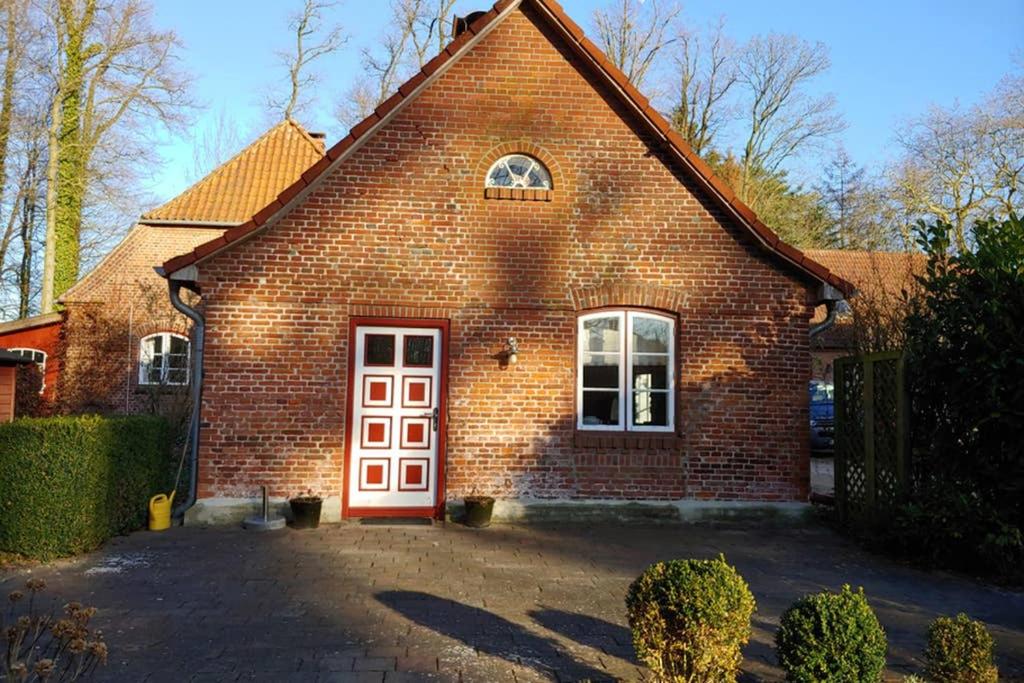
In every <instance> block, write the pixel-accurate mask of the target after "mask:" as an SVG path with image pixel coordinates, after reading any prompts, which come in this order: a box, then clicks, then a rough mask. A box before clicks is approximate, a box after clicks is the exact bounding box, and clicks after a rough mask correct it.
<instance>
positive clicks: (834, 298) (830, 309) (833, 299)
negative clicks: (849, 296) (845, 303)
mask: <svg viewBox="0 0 1024 683" xmlns="http://www.w3.org/2000/svg"><path fill="white" fill-rule="evenodd" d="M842 300H843V293H842V292H840V291H839V290H838V289H836V288H835V287H833V286H832V285H822V286H821V289H820V290H819V291H818V301H821V302H823V303H824V304H825V310H826V311H827V314H826V315H825V319H824V320H822V321H821V322H820V323H818V324H817V325H812V326H811V331H810V336H811V339H814V338H815V337H817V336H818V335H819V334H821V333H822V332H824V331H825V330H827V329H828V328H830V327H832V326H833V325H835V324H836V317H837V316H838V314H839V302H840V301H842Z"/></svg>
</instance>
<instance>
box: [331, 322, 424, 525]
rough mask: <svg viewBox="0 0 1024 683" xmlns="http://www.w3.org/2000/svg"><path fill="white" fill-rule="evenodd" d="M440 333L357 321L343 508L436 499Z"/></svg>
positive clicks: (414, 506)
mask: <svg viewBox="0 0 1024 683" xmlns="http://www.w3.org/2000/svg"><path fill="white" fill-rule="evenodd" d="M442 343H443V337H442V334H441V330H440V329H438V328H431V327H374V326H357V327H356V333H355V351H354V361H355V362H354V368H355V377H354V378H353V384H352V388H353V390H352V404H351V415H352V422H351V425H352V433H351V436H350V442H349V443H350V445H349V458H348V473H347V474H348V476H347V482H348V483H347V486H348V514H350V515H352V516H356V517H358V516H365V515H371V514H374V513H376V514H394V515H400V514H402V513H403V512H405V513H409V514H413V513H415V514H428V513H427V511H426V508H431V509H432V508H434V506H435V505H436V502H437V486H438V450H439V442H440V435H441V432H440V431H439V429H440V428H441V427H442V425H441V421H442V417H443V416H442V415H441V414H440V412H441V408H442V406H441V400H440V398H441V372H442V368H441V363H442V357H443V356H442V348H441V344H442Z"/></svg>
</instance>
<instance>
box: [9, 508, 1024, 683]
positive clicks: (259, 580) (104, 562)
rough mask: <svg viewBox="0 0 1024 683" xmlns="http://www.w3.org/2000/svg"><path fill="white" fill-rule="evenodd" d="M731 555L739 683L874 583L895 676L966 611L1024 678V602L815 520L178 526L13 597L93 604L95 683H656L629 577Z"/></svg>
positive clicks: (45, 571)
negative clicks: (805, 597) (937, 625)
mask: <svg viewBox="0 0 1024 683" xmlns="http://www.w3.org/2000/svg"><path fill="white" fill-rule="evenodd" d="M719 553H724V554H725V555H726V558H727V560H728V561H729V562H731V563H733V564H735V565H736V567H737V569H738V570H739V572H740V573H741V574H742V575H743V576H744V578H745V579H746V580H747V582H748V583H749V584H750V587H751V590H752V591H753V592H754V595H755V598H756V600H757V604H758V611H757V613H756V614H755V616H754V623H753V626H754V632H753V638H752V641H751V643H750V644H749V646H748V647H747V648H746V649H745V651H744V655H745V657H744V662H743V676H742V677H741V680H742V681H744V682H745V683H746V682H747V681H757V680H779V679H780V678H781V672H780V671H779V669H778V667H777V665H776V661H775V652H774V646H773V643H772V639H773V636H774V632H775V630H776V628H777V627H778V619H779V616H780V615H781V613H782V611H783V610H785V608H786V607H788V606H789V605H790V604H791V603H792V602H793V601H794V600H795V599H796V598H798V597H800V596H801V595H802V594H804V593H807V592H811V591H818V590H822V589H825V588H829V589H837V588H839V586H841V585H842V584H843V583H850V584H852V585H854V586H859V585H862V586H864V588H865V591H866V592H867V595H868V599H869V600H870V601H871V604H872V606H873V607H874V609H875V611H876V612H877V614H878V616H879V619H880V620H881V622H882V625H883V626H884V627H885V629H886V632H887V634H888V637H889V660H888V661H889V671H888V672H887V678H888V679H890V680H897V677H898V676H899V675H901V674H903V673H909V672H920V670H921V666H922V662H921V650H922V649H923V647H924V640H925V633H926V629H927V625H928V622H929V621H930V620H931V619H933V618H934V617H935V616H937V615H938V614H949V613H956V612H959V611H964V612H967V613H968V614H970V615H971V616H972V617H974V618H977V619H981V620H982V621H985V622H986V623H987V624H988V625H989V628H990V630H991V631H992V633H993V636H994V637H995V640H996V652H997V661H998V663H999V665H1000V667H1001V673H1002V675H1003V677H1004V678H1006V679H1013V678H1018V679H1020V678H1024V595H1022V594H1021V593H1017V592H1012V591H1007V590H1001V589H998V588H994V587H991V586H986V585H982V584H978V583H975V582H972V581H969V580H967V579H964V578H960V577H955V576H951V575H948V574H942V573H936V572H923V571H918V570H915V569H911V568H908V567H905V566H901V565H898V564H895V563H892V562H889V561H887V560H885V559H883V558H880V557H877V556H872V555H869V554H867V553H865V552H863V551H862V550H860V549H858V548H857V547H856V546H854V545H853V544H851V543H849V542H848V541H846V540H845V539H843V538H841V537H839V536H837V535H835V534H834V533H833V532H831V531H830V530H828V529H826V528H822V527H817V526H813V525H806V526H790V527H785V526H777V525H760V526H759V525H756V524H747V525H740V524H728V525H723V524H718V525H711V524H691V525H678V526H658V527H638V526H615V525H601V524H591V525H580V526H573V525H563V526H560V527H558V528H554V527H544V526H533V527H523V526H494V527H491V528H490V529H487V530H484V531H473V530H467V529H463V528H460V527H457V526H447V527H445V526H440V525H438V526H435V527H372V528H371V527H362V526H360V525H357V524H341V525H332V526H324V527H321V528H320V529H317V530H310V531H303V532H301V533H300V532H294V531H290V530H285V531H282V532H280V533H273V534H264V535H261V534H251V533H246V532H244V531H242V530H239V529H228V528H218V529H194V528H185V529H181V528H176V529H171V530H170V531H167V532H165V533H161V534H154V533H147V532H140V533H137V534H132V535H131V536H128V537H122V538H118V539H114V540H113V541H111V542H110V543H108V544H107V545H106V546H105V547H104V548H103V549H101V550H100V551H97V552H95V553H91V554H88V555H84V556H82V557H79V558H75V559H72V560H65V561H59V562H54V563H51V564H47V565H40V566H36V567H22V568H18V569H11V570H0V594H3V593H6V592H7V591H8V590H10V589H11V588H13V587H15V586H17V585H18V584H20V583H23V582H24V580H25V578H27V576H29V575H31V576H39V577H41V578H44V579H46V580H47V583H48V586H49V588H48V590H47V594H50V595H51V596H52V599H53V600H54V601H55V603H56V604H58V606H59V605H60V604H63V602H67V601H68V600H81V601H84V602H86V603H87V604H91V605H95V606H96V607H97V608H98V609H99V613H98V614H97V615H96V617H95V620H94V623H95V625H96V627H97V628H100V629H102V630H103V631H104V633H105V634H106V638H107V641H108V644H109V646H110V651H111V655H110V662H109V664H108V665H107V666H106V667H105V668H103V669H101V670H100V672H99V674H98V675H97V677H96V680H97V681H101V682H103V681H117V682H121V681H131V682H135V681H139V682H143V681H145V682H146V683H161V682H162V681H168V682H170V681H174V682H175V683H178V682H180V681H189V680H190V679H191V680H194V681H197V682H204V681H239V682H241V681H274V683H282V682H287V681H293V680H294V681H307V682H309V681H313V682H316V681H374V682H376V683H382V682H385V683H390V682H392V681H415V680H427V681H434V680H438V681H462V682H464V683H468V682H472V681H516V682H517V683H518V682H521V681H557V680H580V679H587V678H589V679H590V680H606V679H613V680H642V679H643V678H644V677H645V670H644V669H643V668H642V667H640V666H639V664H638V663H637V662H636V659H635V657H634V656H633V649H632V642H631V636H630V632H629V629H628V626H627V624H626V619H625V607H624V603H623V600H624V596H625V592H626V589H627V588H628V586H629V583H630V582H631V581H632V580H633V579H634V578H635V577H636V575H637V574H639V573H640V572H641V571H642V570H643V568H644V567H645V566H647V565H648V564H649V563H651V562H653V561H656V560H659V559H670V558H677V557H715V556H717V555H718V554H719ZM97 567H100V568H110V567H115V568H117V569H116V570H115V571H110V570H109V569H105V570H104V571H102V572H89V571H88V570H89V569H92V568H97ZM360 669H370V670H366V671H362V670H360Z"/></svg>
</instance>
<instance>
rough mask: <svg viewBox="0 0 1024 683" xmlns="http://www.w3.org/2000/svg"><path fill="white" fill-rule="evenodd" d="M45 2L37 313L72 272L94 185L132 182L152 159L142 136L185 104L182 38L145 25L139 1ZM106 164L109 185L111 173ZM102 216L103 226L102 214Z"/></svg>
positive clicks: (148, 21) (147, 11) (182, 117)
mask: <svg viewBox="0 0 1024 683" xmlns="http://www.w3.org/2000/svg"><path fill="white" fill-rule="evenodd" d="M49 8H50V17H51V21H50V26H51V36H50V40H51V44H52V46H53V47H52V48H51V49H52V53H53V54H55V55H56V59H52V61H51V62H50V66H51V68H52V73H51V82H52V86H51V87H52V91H53V99H52V107H51V124H50V126H51V131H50V141H49V142H50V144H49V150H48V151H49V157H50V161H49V165H50V167H49V168H48V173H47V211H46V213H47V221H48V225H47V248H46V251H47V258H46V268H44V278H43V279H44V281H43V302H42V310H43V311H44V312H46V311H49V310H51V309H52V306H53V302H54V300H55V298H56V297H57V296H59V295H60V294H61V293H62V292H63V291H64V290H65V289H67V287H69V286H70V285H71V284H73V283H74V281H75V280H76V279H77V276H78V273H79V268H80V263H81V260H82V248H83V237H82V234H83V225H84V223H85V222H86V220H87V219H88V217H89V214H90V213H94V211H95V208H96V206H95V204H94V205H92V206H90V205H89V200H90V197H92V198H95V197H96V196H97V195H96V193H95V189H96V187H97V186H100V185H103V184H104V182H105V181H107V182H106V187H107V188H115V187H117V188H127V187H130V186H131V184H129V183H126V182H124V180H125V176H124V174H131V173H133V172H135V171H138V170H141V169H142V165H143V164H144V163H146V162H147V161H148V162H150V163H151V162H152V149H153V145H152V144H151V141H150V140H149V139H148V138H147V135H148V133H149V132H150V131H151V130H152V129H153V127H154V124H159V125H163V126H166V127H171V128H176V127H179V126H182V125H184V124H185V123H186V122H187V120H188V115H189V114H190V113H191V109H190V107H191V101H190V99H189V91H190V85H191V83H190V79H189V78H188V77H187V76H186V75H184V74H183V73H182V72H181V71H180V70H179V69H178V68H177V58H176V54H177V51H178V50H179V49H180V47H181V46H180V43H179V41H178V39H177V36H176V35H175V34H174V33H173V32H170V31H160V30H156V29H155V28H153V26H152V8H151V6H150V5H149V4H147V3H146V1H145V0H113V1H111V2H105V3H103V4H97V3H96V2H95V0H55V5H50V6H49ZM58 122H59V123H58ZM111 171H114V172H115V173H117V174H118V178H119V180H118V182H117V183H116V184H115V183H112V182H109V176H108V174H109V172H111ZM101 224H102V225H106V226H109V223H108V222H107V221H106V219H103V221H102V222H101ZM87 227H88V226H86V229H87ZM54 254H55V255H56V258H54Z"/></svg>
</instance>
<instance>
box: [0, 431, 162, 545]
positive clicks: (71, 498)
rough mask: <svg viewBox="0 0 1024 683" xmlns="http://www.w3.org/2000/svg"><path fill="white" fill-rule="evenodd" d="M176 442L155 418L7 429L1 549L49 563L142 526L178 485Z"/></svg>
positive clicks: (0, 477) (1, 444)
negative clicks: (174, 477) (157, 497)
mask: <svg viewBox="0 0 1024 683" xmlns="http://www.w3.org/2000/svg"><path fill="white" fill-rule="evenodd" d="M170 442H171V437H170V431H169V429H168V425H167V422H166V421H165V420H164V419H163V418H160V417H155V416H131V417H99V416H95V415H85V416H74V417H50V418H26V419H20V420H15V421H14V422H11V423H8V424H2V425H0V550H4V551H7V552H13V553H20V554H22V555H26V556H28V557H33V558H37V559H44V560H45V559H51V558H54V557H60V556H64V555H72V554H75V553H80V552H85V551H89V550H92V549H94V548H96V547H97V546H99V545H100V544H101V543H103V542H104V541H105V540H107V539H108V538H110V537H111V536H114V535H117V534H123V533H127V532H129V531H134V530H135V529H138V528H140V527H142V526H143V525H144V524H145V523H146V519H147V514H148V512H147V506H148V503H149V498H150V497H151V496H152V495H154V494H156V493H159V492H161V491H164V492H166V491H167V490H168V487H169V486H170V485H171V483H172V481H171V467H170V457H169V455H170V454H169V445H170Z"/></svg>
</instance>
